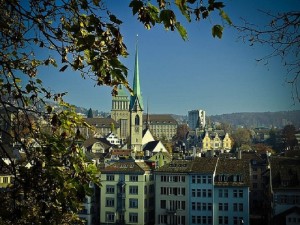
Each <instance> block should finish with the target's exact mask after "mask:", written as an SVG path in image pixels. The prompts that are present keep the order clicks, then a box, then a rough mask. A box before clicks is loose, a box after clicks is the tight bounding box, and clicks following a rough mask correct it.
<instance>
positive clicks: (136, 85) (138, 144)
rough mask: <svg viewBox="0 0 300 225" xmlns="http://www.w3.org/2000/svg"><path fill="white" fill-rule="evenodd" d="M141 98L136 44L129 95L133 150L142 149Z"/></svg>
mask: <svg viewBox="0 0 300 225" xmlns="http://www.w3.org/2000/svg"><path fill="white" fill-rule="evenodd" d="M143 110H144V105H143V98H142V94H141V87H140V75H139V62H138V47H137V45H136V52H135V67H134V77H133V93H132V95H131V97H130V105H129V112H130V147H131V148H132V149H134V150H135V151H142V137H143Z"/></svg>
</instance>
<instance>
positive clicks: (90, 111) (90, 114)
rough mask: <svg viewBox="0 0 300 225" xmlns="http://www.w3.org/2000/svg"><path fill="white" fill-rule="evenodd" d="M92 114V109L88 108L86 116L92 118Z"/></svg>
mask: <svg viewBox="0 0 300 225" xmlns="http://www.w3.org/2000/svg"><path fill="white" fill-rule="evenodd" d="M93 117H94V115H93V110H92V109H91V108H90V109H89V111H88V113H87V118H93Z"/></svg>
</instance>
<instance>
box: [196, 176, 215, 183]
mask: <svg viewBox="0 0 300 225" xmlns="http://www.w3.org/2000/svg"><path fill="white" fill-rule="evenodd" d="M192 183H193V184H211V183H212V176H210V175H208V176H206V175H203V176H201V175H197V176H196V175H193V176H192Z"/></svg>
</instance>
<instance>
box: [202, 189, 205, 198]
mask: <svg viewBox="0 0 300 225" xmlns="http://www.w3.org/2000/svg"><path fill="white" fill-rule="evenodd" d="M202 197H206V189H203V190H202Z"/></svg>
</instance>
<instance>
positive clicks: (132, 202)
mask: <svg viewBox="0 0 300 225" xmlns="http://www.w3.org/2000/svg"><path fill="white" fill-rule="evenodd" d="M129 208H138V199H136V198H130V199H129Z"/></svg>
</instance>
